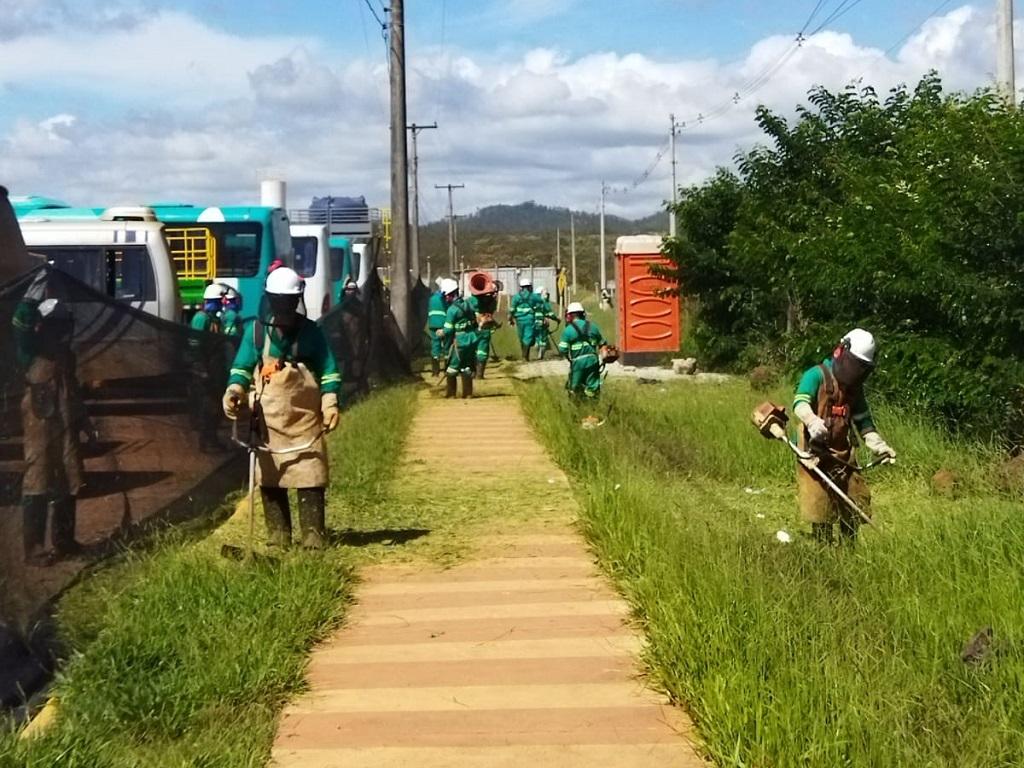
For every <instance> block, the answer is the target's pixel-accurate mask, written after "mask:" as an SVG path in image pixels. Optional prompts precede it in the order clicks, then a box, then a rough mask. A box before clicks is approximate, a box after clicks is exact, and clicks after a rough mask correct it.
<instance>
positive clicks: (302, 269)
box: [292, 235, 317, 277]
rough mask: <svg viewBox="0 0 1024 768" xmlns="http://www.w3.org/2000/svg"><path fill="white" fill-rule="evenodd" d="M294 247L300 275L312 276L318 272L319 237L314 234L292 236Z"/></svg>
mask: <svg viewBox="0 0 1024 768" xmlns="http://www.w3.org/2000/svg"><path fill="white" fill-rule="evenodd" d="M292 248H294V249H295V271H296V272H298V273H299V276H300V277H312V276H313V275H315V274H316V250H317V239H316V238H315V237H313V236H312V235H306V236H303V237H294V236H293V237H292Z"/></svg>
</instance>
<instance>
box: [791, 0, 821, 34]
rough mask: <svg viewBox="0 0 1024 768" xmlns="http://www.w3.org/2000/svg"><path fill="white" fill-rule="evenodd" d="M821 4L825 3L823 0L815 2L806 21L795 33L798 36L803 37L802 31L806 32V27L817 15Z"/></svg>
mask: <svg viewBox="0 0 1024 768" xmlns="http://www.w3.org/2000/svg"><path fill="white" fill-rule="evenodd" d="M823 5H825V0H818V2H817V4H816V5H815V6H814V10H813V11H811V15H810V16H808V17H807V21H805V22H804V25H803V26H802V27H800V32H798V33H797V34H798V36H799V37H803V34H804V32H806V31H807V28H808V27H809V26H811V23H812V22H813V21H814V18H815V17H816V16H817V15H818V11H820V10H821V8H822V6H823Z"/></svg>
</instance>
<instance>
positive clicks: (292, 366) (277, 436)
mask: <svg viewBox="0 0 1024 768" xmlns="http://www.w3.org/2000/svg"><path fill="white" fill-rule="evenodd" d="M268 363H271V364H273V358H272V357H271V356H270V334H269V333H268V334H266V336H265V338H264V343H263V368H264V370H266V369H267V364H268ZM255 381H256V393H255V395H254V397H255V399H256V400H258V402H259V408H260V410H261V413H262V419H261V421H262V423H263V428H264V432H265V434H264V437H265V438H266V443H267V445H268V446H269V447H270V448H271V449H273V450H282V449H287V448H293V447H295V446H299V445H305V444H306V443H308V442H309V441H310V440H314V439H315V442H314V443H313V445H312V446H311V447H310V448H309V449H307V450H305V451H302V452H300V453H286V454H273V453H267V452H265V451H260V452H259V454H257V456H258V459H257V462H256V482H257V483H258V484H259V485H261V486H265V487H269V488H325V487H326V486H327V483H328V480H329V474H328V467H327V448H326V445H325V444H324V439H323V437H320V435H321V433H322V432H323V424H324V420H323V413H322V412H321V407H320V385H319V384H318V383H317V380H316V377H315V376H314V375H313V374H312V372H311V371H310V370H309V369H308V368H307V367H306V366H305V364H303V363H296V362H283V361H282V362H281V363H280V364H279V365H278V370H276V371H273V373H270V374H269V375H264V373H263V371H261V370H260V369H259V368H257V370H256V373H255Z"/></svg>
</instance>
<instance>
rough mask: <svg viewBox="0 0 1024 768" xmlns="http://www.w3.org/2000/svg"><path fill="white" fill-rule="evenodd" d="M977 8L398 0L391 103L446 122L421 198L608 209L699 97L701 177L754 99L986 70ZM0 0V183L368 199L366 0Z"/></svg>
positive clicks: (638, 203) (714, 0)
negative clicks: (403, 53) (450, 188)
mask: <svg viewBox="0 0 1024 768" xmlns="http://www.w3.org/2000/svg"><path fill="white" fill-rule="evenodd" d="M369 2H370V3H371V4H372V5H373V6H374V7H375V8H377V9H380V7H381V4H380V0H369ZM992 5H993V4H992V3H991V2H989V0H984V1H982V0H978V2H975V3H971V2H953V1H951V0H950V1H947V2H944V3H943V2H941V0H901V1H900V2H893V1H892V0H820V2H819V0H801V1H800V2H797V1H796V0H789V1H787V2H754V1H753V0H634V2H630V3H622V2H611V1H610V0H591V1H590V2H586V1H585V0H475V1H471V0H429V2H428V1H427V0H407V45H408V52H409V56H408V60H409V68H410V74H409V116H410V119H411V120H416V121H419V122H430V121H431V120H437V121H438V122H439V123H440V124H441V129H440V130H438V131H431V132H427V133H425V134H423V136H422V140H421V151H422V152H421V154H422V170H423V187H424V189H425V192H424V195H423V201H424V215H425V216H426V217H427V218H435V217H438V216H440V215H441V214H442V213H443V207H444V200H443V199H442V198H441V197H440V195H439V194H435V193H434V192H433V184H434V183H439V184H443V183H447V182H449V181H451V182H453V183H465V184H466V190H465V191H464V192H463V193H462V194H461V195H460V205H461V207H462V208H464V209H469V210H472V209H473V208H474V207H477V206H480V205H485V204H489V203H496V202H519V201H521V200H526V199H534V200H537V201H538V202H542V203H547V204H552V205H572V206H575V207H580V208H587V209H592V208H593V205H594V202H595V200H596V197H597V191H598V190H599V189H600V181H601V179H606V180H607V181H608V183H609V184H611V185H612V186H613V187H614V188H616V189H617V190H627V189H628V190H629V191H628V192H624V191H620V192H616V193H615V194H613V196H612V198H611V199H610V202H609V204H610V206H611V207H612V209H613V210H616V211H617V212H620V213H624V214H627V215H642V214H645V213H649V212H650V211H652V210H655V209H656V208H657V207H658V206H659V205H660V204H661V203H662V201H663V200H664V199H665V198H666V197H667V196H668V194H669V192H670V185H668V178H669V176H668V175H669V167H670V166H669V162H668V160H667V158H666V157H665V156H664V153H663V150H664V148H665V145H666V143H667V123H668V115H669V113H670V112H674V113H675V114H676V115H679V116H684V117H690V118H692V117H695V116H696V115H698V114H701V115H708V114H714V115H715V119H714V120H713V121H711V120H709V121H705V122H703V123H700V124H696V123H694V122H693V121H692V120H691V122H690V128H689V129H688V131H687V132H685V133H684V135H683V136H681V138H680V154H679V161H680V164H679V175H680V181H681V182H682V183H694V182H699V181H700V180H701V179H703V178H706V177H707V176H708V175H709V174H711V173H712V172H713V171H714V169H715V167H716V165H720V164H729V163H730V162H731V159H732V157H733V155H734V154H735V153H736V151H737V150H740V149H743V148H746V147H749V146H750V145H751V144H752V143H754V142H756V141H757V140H758V138H759V137H758V133H757V130H756V126H755V125H754V123H753V120H752V115H753V110H754V108H755V107H756V106H757V105H758V104H759V103H765V104H767V105H768V106H770V107H772V108H773V109H777V110H779V111H781V112H783V113H784V114H791V113H792V112H793V110H794V108H795V106H796V105H797V104H798V103H799V102H800V101H801V100H802V99H803V97H804V95H805V94H806V92H807V89H808V88H810V87H811V86H812V85H816V84H824V85H826V86H828V87H832V88H838V87H842V86H843V85H845V84H847V83H849V82H851V81H852V80H855V79H860V78H862V79H863V82H865V83H870V84H874V85H877V86H878V87H879V88H880V89H886V88H888V87H891V86H892V85H893V84H895V83H898V82H914V81H916V79H917V78H919V77H920V76H921V75H922V74H924V73H925V72H926V71H927V70H929V69H931V68H935V69H938V70H939V72H940V74H942V75H943V76H944V77H945V78H946V82H947V84H948V85H949V86H950V87H953V88H957V89H968V90H970V89H974V88H977V87H980V86H985V85H988V84H989V82H990V80H991V74H990V73H991V70H992V69H993V68H994V67H993V64H992V62H991V61H990V59H991V58H992V55H993V54H992V47H993V46H992V38H993V34H994V33H993V29H992V12H991V11H992V9H991V6H992ZM816 6H818V7H819V13H818V14H817V17H816V18H815V19H814V21H813V22H812V23H811V24H810V26H809V27H808V29H807V37H808V39H807V41H806V42H805V43H804V45H803V46H802V47H801V48H800V49H799V50H796V51H790V48H791V46H792V40H793V38H794V36H795V34H796V33H797V32H798V31H799V30H800V29H801V28H802V27H803V26H804V25H805V22H806V21H807V19H808V16H809V15H810V14H811V12H812V10H813V9H814V8H815V7H816ZM3 7H4V15H2V16H0V46H3V50H4V52H5V56H4V57H3V58H0V104H2V107H0V183H3V184H6V185H7V186H8V187H10V188H11V189H12V191H13V192H14V193H23V194H26V193H45V194H51V195H56V196H63V197H66V198H69V199H70V200H71V201H72V202H76V203H82V204H101V203H107V202H129V201H135V200H140V199H153V198H163V199H169V198H173V199H194V200H199V201H207V202H219V203H232V202H246V201H251V199H252V197H253V194H254V193H253V190H254V189H255V188H256V185H257V181H258V177H260V176H262V175H270V174H272V175H281V176H285V177H286V178H287V180H288V182H289V185H290V189H291V190H292V191H293V193H294V194H293V197H292V199H293V201H294V200H302V199H304V198H306V197H308V196H311V195H313V194H318V193H325V192H328V191H331V192H336V193H352V192H355V193H364V194H366V195H367V196H368V197H370V199H371V200H373V201H374V202H378V203H381V202H386V200H387V196H388V190H387V184H388V170H387V145H388V131H387V92H386V87H387V85H386V78H387V73H386V68H385V53H384V52H385V49H384V43H383V41H382V40H381V37H380V32H379V28H378V27H377V25H376V22H375V21H374V20H373V18H372V15H371V13H370V10H369V8H368V7H367V0H290V1H289V2H282V1H280V0H246V1H245V2H242V1H241V0H204V1H202V2H200V0H177V2H159V1H158V0H74V1H73V2H71V1H70V0H4V2H3ZM844 7H845V8H846V9H847V11H846V12H845V13H842V14H841V15H840V16H838V18H836V19H835V20H834V21H832V22H830V23H828V24H825V25H824V26H821V25H822V23H823V22H825V21H826V20H827V19H828V17H829V16H830V15H832V14H835V13H837V12H838V11H841V10H842V9H843V8H844ZM928 17H931V18H928ZM926 18H927V21H926V23H924V24H923V25H922V23H921V22H922V21H924V20H925V19H926ZM819 27H821V28H820V29H819ZM1018 32H1019V34H1020V33H1022V31H1021V30H1019V31H1018ZM812 33H815V34H812ZM890 49H891V50H890ZM883 52H888V53H887V54H883ZM776 64H778V66H776ZM765 71H770V72H771V77H770V78H767V79H766V80H765V81H764V82H762V83H761V84H760V86H759V87H758V88H757V89H756V90H753V89H750V92H748V89H745V86H746V85H749V84H750V83H751V81H752V80H754V79H756V77H757V75H759V74H760V73H763V72H765ZM738 92H742V93H743V96H744V98H742V99H740V100H739V102H738V103H736V104H732V103H731V101H730V97H731V96H732V95H733V94H736V93H738ZM723 104H724V105H727V106H728V108H727V109H723V110H718V107H720V106H722V105H723ZM656 158H658V159H659V160H658V162H657V163H656V164H655V165H654V167H653V170H652V171H651V173H650V174H649V176H647V177H646V178H643V181H642V183H640V184H639V185H636V186H635V188H634V183H635V182H636V181H637V180H638V178H640V177H642V176H643V171H644V170H645V169H646V168H648V167H649V166H651V164H652V163H653V162H654V161H655V159H656Z"/></svg>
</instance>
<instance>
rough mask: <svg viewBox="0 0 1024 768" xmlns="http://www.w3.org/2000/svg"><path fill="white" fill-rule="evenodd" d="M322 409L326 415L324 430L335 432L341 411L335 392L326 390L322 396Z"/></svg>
mask: <svg viewBox="0 0 1024 768" xmlns="http://www.w3.org/2000/svg"><path fill="white" fill-rule="evenodd" d="M320 411H321V413H323V416H324V430H326V431H327V432H333V431H334V430H335V429H337V428H338V422H339V421H340V420H341V412H340V411H339V410H338V396H337V395H336V394H335V393H334V392H325V393H324V394H323V395H322V396H321V397H320Z"/></svg>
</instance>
